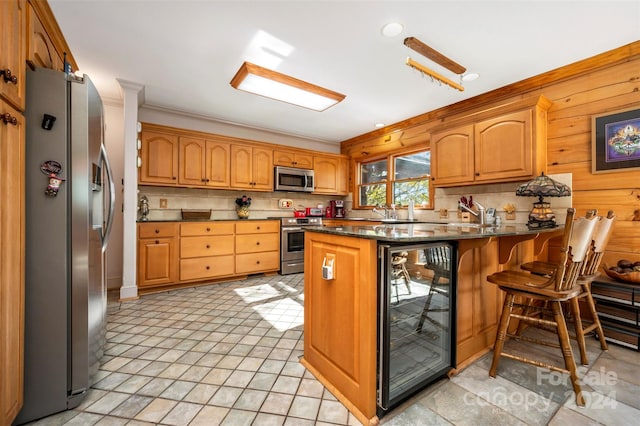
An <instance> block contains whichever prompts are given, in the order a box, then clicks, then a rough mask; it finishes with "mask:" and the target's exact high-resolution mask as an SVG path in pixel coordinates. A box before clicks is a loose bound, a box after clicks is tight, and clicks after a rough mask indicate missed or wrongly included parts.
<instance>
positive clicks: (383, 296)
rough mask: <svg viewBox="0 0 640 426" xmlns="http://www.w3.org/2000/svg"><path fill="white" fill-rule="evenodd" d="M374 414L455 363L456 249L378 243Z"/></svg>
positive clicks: (452, 245)
mask: <svg viewBox="0 0 640 426" xmlns="http://www.w3.org/2000/svg"><path fill="white" fill-rule="evenodd" d="M378 249H379V265H378V274H379V281H378V285H379V289H378V290H379V294H378V303H379V309H378V321H379V324H378V328H379V334H378V345H379V346H378V409H377V412H378V416H379V417H382V416H384V415H385V414H387V413H388V412H389V410H391V409H392V408H393V407H395V406H397V405H398V404H400V403H401V402H402V401H404V400H406V399H407V398H409V397H411V396H412V395H414V394H415V393H417V392H419V391H420V390H422V389H424V388H425V387H426V386H428V385H429V384H430V383H432V382H434V381H436V380H438V379H439V378H442V377H443V376H445V375H446V374H447V373H448V372H449V371H450V370H451V369H453V368H454V367H455V359H456V352H455V349H456V347H455V339H456V321H455V318H456V317H455V313H456V265H457V264H458V262H457V249H456V245H455V243H452V242H435V243H414V244H405V245H393V244H379V245H378Z"/></svg>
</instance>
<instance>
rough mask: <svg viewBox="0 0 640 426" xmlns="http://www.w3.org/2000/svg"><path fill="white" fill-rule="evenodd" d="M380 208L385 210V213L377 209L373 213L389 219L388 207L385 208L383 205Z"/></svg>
mask: <svg viewBox="0 0 640 426" xmlns="http://www.w3.org/2000/svg"><path fill="white" fill-rule="evenodd" d="M378 207H379V208H383V209H384V213H383V212H381V211H380V210H378V209H376V208H375V207H374V208H373V210H371V211H372V212H373V213H375V214H377V215H380V216H382V217H383V218H384V219H389V209H387V206H383V205H379V206H378Z"/></svg>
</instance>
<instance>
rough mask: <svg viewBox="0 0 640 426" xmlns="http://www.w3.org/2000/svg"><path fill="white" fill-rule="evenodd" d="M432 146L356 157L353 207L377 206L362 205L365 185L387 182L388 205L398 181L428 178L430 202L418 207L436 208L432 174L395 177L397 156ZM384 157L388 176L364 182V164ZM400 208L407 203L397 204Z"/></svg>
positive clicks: (424, 208)
mask: <svg viewBox="0 0 640 426" xmlns="http://www.w3.org/2000/svg"><path fill="white" fill-rule="evenodd" d="M430 151H431V149H430V148H428V147H427V148H424V147H422V148H415V147H414V148H412V149H402V150H394V151H390V152H387V153H385V154H382V155H377V156H372V157H366V158H365V157H361V158H358V159H356V161H355V167H354V169H355V170H354V177H355V179H354V180H355V182H354V183H355V185H354V186H355V187H354V193H353V209H354V210H368V209H373V208H374V207H375V206H366V205H365V206H362V205H360V188H362V187H363V186H367V185H371V184H385V185H386V192H385V195H386V200H387V203H388V205H390V204H392V203H390V202H389V201H390V200H393V195H394V194H393V192H394V184H395V183H396V182H415V181H417V180H426V181H427V182H428V183H429V204H428V205H426V206H424V205H423V204H416V205H415V208H416V209H421V210H433V209H434V199H433V198H434V193H435V188H434V185H433V178H432V175H431V174H428V175H425V177H424V178H421V179H398V180H396V179H395V159H396V158H397V157H403V156H406V155H412V154H417V153H420V152H430ZM383 159H386V162H387V178H386V180H384V181H379V182H374V183H364V184H363V183H362V165H363V164H370V163H375V162H379V161H381V160H383ZM397 208H399V209H406V208H407V206H406V205H401V206H397Z"/></svg>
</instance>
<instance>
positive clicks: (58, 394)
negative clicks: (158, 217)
mask: <svg viewBox="0 0 640 426" xmlns="http://www.w3.org/2000/svg"><path fill="white" fill-rule="evenodd" d="M26 90H27V93H26V100H27V109H26V112H25V116H26V123H27V127H26V177H25V178H26V191H27V193H26V256H25V258H26V265H25V348H24V351H25V353H24V372H25V375H24V406H23V408H22V410H21V411H20V413H19V415H18V417H17V419H16V423H17V424H20V423H25V422H28V421H31V420H34V419H38V418H41V417H44V416H48V415H51V414H53V413H56V412H60V411H64V410H67V409H70V408H73V407H76V406H77V405H78V404H80V402H81V401H82V399H83V398H84V396H85V394H86V392H87V390H88V388H89V386H90V385H91V384H92V378H93V376H94V375H95V373H96V372H97V371H98V367H99V363H100V358H101V357H102V354H103V350H104V344H105V337H106V332H105V330H106V328H105V325H106V324H105V323H106V286H105V276H104V275H105V268H104V258H105V256H104V251H105V249H106V246H107V240H108V235H109V231H110V228H111V223H112V219H113V211H114V209H113V205H114V195H115V194H114V185H113V179H112V176H111V169H110V167H109V162H108V159H107V155H106V151H105V148H104V145H103V139H104V138H103V135H104V121H103V108H102V101H101V99H100V96H99V95H98V92H97V90H96V88H95V86H94V85H93V84H92V82H91V80H90V79H89V78H88V77H87V76H86V75H83V76H76V75H73V74H67V73H64V72H61V71H54V70H50V69H45V68H36V69H35V70H34V71H31V70H29V71H27V87H26Z"/></svg>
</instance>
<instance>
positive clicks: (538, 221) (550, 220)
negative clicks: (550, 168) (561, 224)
mask: <svg viewBox="0 0 640 426" xmlns="http://www.w3.org/2000/svg"><path fill="white" fill-rule="evenodd" d="M516 195H518V196H520V197H538V202H536V203H533V208H532V209H531V212H530V213H529V221H528V222H527V226H528V227H529V229H539V228H555V227H556V226H558V225H557V224H556V217H555V215H554V214H553V210H551V205H550V203H548V202H546V201H544V199H543V198H544V197H568V196H570V195H571V188H569V187H568V186H567V185H565V184H563V183H560V182H557V181H555V180H553V179H551V178H550V177H549V176H546V175H545V174H544V172H542V173H541V174H540V176H537V177H536V178H535V179H533V180H531V181H529V182H527V183H525V184H522V185H520V186H519V187H518V189H516Z"/></svg>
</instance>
